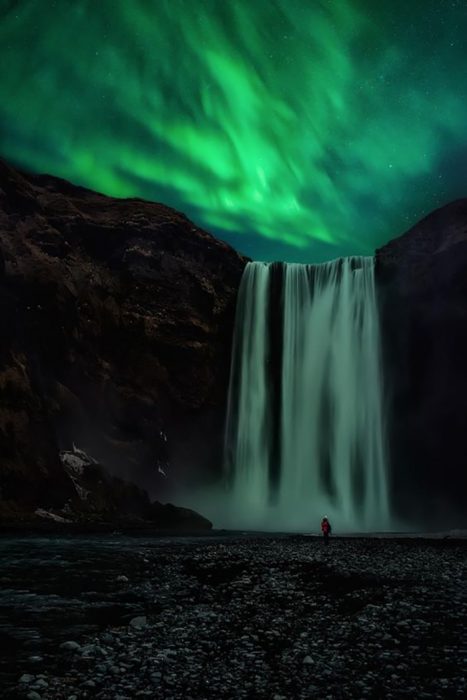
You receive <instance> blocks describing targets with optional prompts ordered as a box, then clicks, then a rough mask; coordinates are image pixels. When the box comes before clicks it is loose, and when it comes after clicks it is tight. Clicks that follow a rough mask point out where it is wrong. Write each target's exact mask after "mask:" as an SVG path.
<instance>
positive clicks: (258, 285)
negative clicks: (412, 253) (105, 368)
mask: <svg viewBox="0 0 467 700" xmlns="http://www.w3.org/2000/svg"><path fill="white" fill-rule="evenodd" d="M383 405H384V401H383V382H382V370H381V352H380V337H379V324H378V309H377V303H376V296H375V283H374V264H373V258H357V257H354V258H347V259H339V260H336V261H333V262H330V263H325V264H323V265H316V266H315V265H313V266H311V265H298V264H279V263H272V264H266V263H250V264H249V265H248V266H247V267H246V270H245V272H244V275H243V279H242V283H241V287H240V291H239V299H238V305H237V317H236V327H235V334H234V347H233V357H232V370H231V379H230V389H229V402H228V415H227V427H226V443H225V470H226V482H227V488H228V493H229V498H228V505H229V508H228V512H227V513H226V520H228V519H229V513H230V523H229V524H233V523H235V524H236V525H237V526H241V527H253V528H268V529H271V528H273V529H301V528H309V527H310V526H313V525H316V522H317V521H319V520H320V518H321V517H322V516H323V515H324V514H325V515H327V516H328V517H329V518H330V519H331V520H334V521H335V525H336V527H338V528H339V529H340V530H343V529H347V530H349V529H359V530H361V529H365V530H368V529H384V528H386V527H387V526H388V523H389V506H388V488H387V470H386V454H385V439H384V416H383ZM226 524H227V523H226Z"/></svg>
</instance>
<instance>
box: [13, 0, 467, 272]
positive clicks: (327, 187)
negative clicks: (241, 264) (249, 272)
mask: <svg viewBox="0 0 467 700" xmlns="http://www.w3.org/2000/svg"><path fill="white" fill-rule="evenodd" d="M0 71H1V73H0V76H1V77H0V154H1V156H2V157H4V158H6V159H8V160H10V161H11V162H13V163H15V164H17V165H18V166H20V167H23V168H26V169H30V170H33V171H35V172H49V173H52V174H55V175H58V176H61V177H64V178H67V179H69V180H71V181H73V182H76V183H79V184H82V185H85V186H87V187H90V188H92V189H96V190H98V191H101V192H105V193H107V194H110V195H114V196H119V197H126V196H140V197H144V198H146V199H150V200H154V201H162V202H165V203H166V204H169V205H171V206H174V207H176V208H177V209H179V210H181V211H184V212H185V213H186V214H187V215H188V216H190V217H191V218H193V219H194V220H195V221H196V223H198V224H199V225H201V226H203V227H204V228H206V229H208V230H210V231H211V232H213V233H215V234H216V235H218V236H219V237H221V238H224V239H225V240H228V241H229V242H230V243H232V244H233V245H234V246H235V247H236V248H237V249H239V250H241V251H243V252H245V253H246V254H248V255H250V256H252V257H254V258H263V259H279V258H281V259H286V260H297V261H303V262H305V261H308V262H313V261H318V260H322V259H327V258H332V257H336V256H338V255H343V254H365V253H371V252H372V251H373V250H374V248H375V247H377V246H378V245H381V244H382V243H384V242H386V240H388V239H389V238H392V237H394V236H396V235H399V234H400V233H402V232H403V231H404V230H406V229H407V228H408V227H409V226H410V225H412V224H413V223H415V221H416V220H417V219H419V218H421V217H422V216H423V215H425V214H426V213H428V212H429V211H430V210H432V209H434V208H436V207H437V206H440V205H441V204H444V203H447V202H449V201H450V200H452V199H455V198H457V197H460V196H464V195H466V194H467V174H466V164H467V2H465V1H462V2H461V1H447V0H412V1H411V2H409V0H403V1H402V0H378V1H377V0H56V1H55V2H53V1H52V0H18V1H16V2H15V1H12V0H0Z"/></svg>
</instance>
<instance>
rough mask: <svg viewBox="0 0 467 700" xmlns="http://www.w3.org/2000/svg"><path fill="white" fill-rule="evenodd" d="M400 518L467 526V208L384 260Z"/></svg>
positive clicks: (396, 246) (448, 211)
mask: <svg viewBox="0 0 467 700" xmlns="http://www.w3.org/2000/svg"><path fill="white" fill-rule="evenodd" d="M376 274H377V284H378V289H379V293H380V300H381V309H382V331H383V347H384V356H385V367H386V375H387V378H386V381H387V385H388V390H389V408H390V416H391V419H390V426H389V427H390V431H389V444H390V450H391V465H392V467H391V477H392V485H393V490H394V495H395V502H396V504H397V506H398V509H399V513H400V514H401V515H402V516H403V517H404V518H406V519H408V520H409V521H412V522H415V523H421V522H425V523H427V524H434V525H436V526H440V527H444V528H446V527H449V526H452V527H458V526H459V523H461V522H462V523H464V524H466V525H467V467H466V464H467V462H466V459H467V458H466V438H467V365H466V361H467V199H462V200H459V201H456V202H453V203H452V204H449V205H447V206H445V207H443V208H441V209H439V210H437V211H435V212H433V213H431V214H430V215H429V216H427V217H426V218H425V219H423V220H422V221H420V222H419V223H418V224H416V226H414V227H413V228H412V229H410V230H409V231H408V232H407V233H405V234H404V235H403V236H401V237H400V238H397V239H395V240H393V241H391V242H390V243H388V244H387V245H386V246H384V247H383V248H381V249H380V250H378V251H377V252H376Z"/></svg>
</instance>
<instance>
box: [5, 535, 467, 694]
mask: <svg viewBox="0 0 467 700" xmlns="http://www.w3.org/2000/svg"><path fill="white" fill-rule="evenodd" d="M466 552H467V545H466V543H465V542H461V541H458V542H450V541H449V540H442V541H423V540H413V539H405V540H404V539H400V540H378V539H340V540H336V539H333V540H332V541H331V544H330V546H329V547H327V548H325V547H324V545H323V543H322V542H321V540H319V539H312V538H298V537H289V538H287V537H282V538H265V537H263V538H258V539H251V538H245V539H244V540H239V539H232V538H230V539H228V538H223V539H218V540H211V541H209V540H202V541H199V542H198V543H196V542H194V543H193V542H191V543H186V542H185V543H184V541H183V540H181V541H178V542H177V541H173V542H172V543H167V544H166V546H164V547H163V548H159V549H151V548H148V546H147V544H146V546H145V547H144V548H141V547H140V548H138V547H137V545H135V551H134V555H133V557H134V559H135V561H136V560H138V561H141V557H143V561H144V562H146V564H145V567H146V568H145V576H146V585H147V586H149V587H151V589H152V595H151V602H150V604H148V605H147V606H146V609H145V610H142V611H141V614H139V615H137V616H136V617H134V618H132V619H131V620H129V621H128V624H126V625H125V626H110V627H107V628H105V629H103V630H102V632H101V633H100V634H98V635H94V636H91V637H83V638H79V639H69V640H67V641H66V642H65V643H62V644H61V645H57V648H56V654H55V658H54V660H53V664H49V666H50V668H48V667H46V666H44V664H42V666H41V667H40V669H38V670H37V672H35V673H31V672H30V670H28V671H27V673H26V674H23V673H20V674H19V677H18V681H17V685H16V688H15V690H14V692H15V693H16V696H15V697H24V698H30V699H31V700H32V699H35V700H38V698H42V699H43V700H52V699H55V700H60V699H62V698H68V700H71V699H72V698H73V699H76V700H77V699H81V698H99V699H101V700H124V699H126V700H132V699H133V698H164V699H165V700H169V698H173V699H174V700H175V699H180V700H182V699H183V700H190V698H193V699H195V698H196V699H198V698H264V699H266V698H267V699H268V700H285V699H289V698H290V699H292V698H304V699H305V698H329V699H332V700H334V699H335V698H414V697H418V698H451V697H453V698H455V697H459V698H460V697H465V694H466V692H467V633H466V629H467V588H466V586H467V579H466V575H467V574H466ZM115 586H120V587H123V588H128V590H131V588H132V575H131V573H128V572H126V576H122V577H120V581H116V582H115Z"/></svg>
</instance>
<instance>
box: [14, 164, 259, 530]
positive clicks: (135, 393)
mask: <svg viewBox="0 0 467 700" xmlns="http://www.w3.org/2000/svg"><path fill="white" fill-rule="evenodd" d="M245 263H246V260H245V258H242V257H241V256H240V255H238V254H237V253H236V252H235V251H234V250H233V249H232V248H230V247H229V246H228V245H227V244H225V243H222V242H221V241H218V240H216V239H215V238H213V237H212V236H211V235H209V234H208V233H206V232H205V231H202V230H201V229H199V228H198V227H196V226H195V225H194V224H193V223H192V222H190V221H189V220H188V219H187V218H186V217H185V216H183V215H182V214H180V213H178V212H176V211H174V210H173V209H170V208H169V207H166V206H163V205H162V204H155V203H150V202H146V201H142V200H139V199H126V200H122V199H113V198H110V197H106V196H104V195H102V194H98V193H95V192H91V191H89V190H86V189H84V188H81V187H77V186H74V185H72V184H70V183H69V182H66V181H63V180H60V179H58V178H55V177H50V176H36V175H29V174H25V173H21V172H18V171H17V170H15V169H14V168H12V167H10V166H9V165H7V164H6V163H3V162H0V334H1V343H0V454H1V459H0V489H1V494H0V498H1V501H0V513H3V514H7V515H10V516H11V514H12V513H13V514H14V513H16V511H17V510H18V509H20V510H21V509H25V510H27V511H28V510H31V509H34V508H36V507H38V506H40V507H54V506H58V505H59V504H60V503H63V502H64V500H66V499H67V498H69V497H71V496H72V495H74V489H73V484H72V482H71V480H70V478H69V476H68V475H67V474H66V472H65V471H64V469H63V466H62V464H61V462H60V457H59V453H60V450H69V449H71V448H72V445H73V443H76V444H77V445H78V446H79V447H83V448H84V449H85V450H86V451H87V452H88V453H89V454H91V455H92V457H93V458H95V459H96V460H97V461H99V462H101V463H103V464H105V465H107V466H108V468H109V469H110V470H111V472H112V473H113V474H114V475H117V476H120V477H123V478H128V479H130V480H132V481H135V482H137V483H138V484H139V485H142V486H144V487H146V488H147V489H148V490H149V491H150V493H151V496H153V497H167V496H170V494H171V493H172V492H173V490H174V488H175V487H176V486H177V485H179V484H180V483H181V482H187V481H189V479H190V475H191V474H192V473H195V472H196V473H197V474H198V475H199V474H200V473H204V474H207V475H208V474H209V472H210V471H215V470H218V468H219V464H220V459H221V443H222V426H223V420H224V405H225V398H226V391H227V382H228V370H229V361H230V346H231V334H232V329H233V317H234V310H235V301H236V294H237V289H238V286H239V281H240V277H241V274H242V271H243V268H244V265H245Z"/></svg>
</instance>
